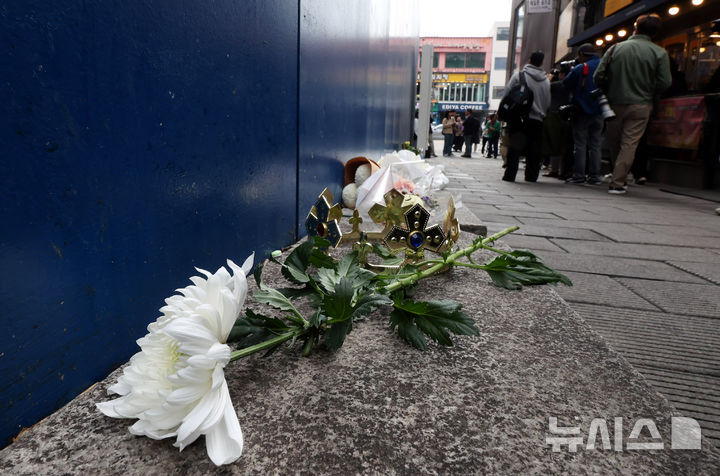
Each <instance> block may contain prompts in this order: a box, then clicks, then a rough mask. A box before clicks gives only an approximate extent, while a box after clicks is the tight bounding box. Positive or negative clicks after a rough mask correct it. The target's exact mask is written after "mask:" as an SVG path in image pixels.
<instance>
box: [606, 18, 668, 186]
mask: <svg viewBox="0 0 720 476" xmlns="http://www.w3.org/2000/svg"><path fill="white" fill-rule="evenodd" d="M659 31H660V17H659V16H658V15H656V14H654V13H653V14H649V15H640V16H639V17H638V19H637V20H636V21H635V31H634V32H633V35H632V36H631V37H630V38H628V39H627V40H625V41H623V42H622V43H618V44H616V45H614V46H612V47H611V48H610V49H609V50H608V51H607V52H606V53H605V55H604V56H603V57H602V59H601V60H600V64H599V65H598V67H597V69H596V70H595V74H594V80H595V84H597V85H598V87H600V88H601V89H602V90H603V91H605V92H606V94H607V99H608V102H609V103H610V106H611V107H612V108H613V110H614V111H615V115H616V118H615V120H613V121H610V122H608V141H609V143H610V152H611V154H612V156H613V158H614V159H615V160H614V163H615V166H614V168H613V173H612V182H611V183H610V188H609V189H608V193H611V194H623V193H626V192H627V188H626V187H625V180H626V178H627V174H628V172H629V171H630V167H632V163H633V160H634V158H635V149H636V148H637V145H638V142H639V141H640V138H641V137H642V135H643V133H644V132H645V128H646V127H647V123H648V120H649V119H650V112H651V111H652V104H653V98H654V97H655V95H657V94H660V93H662V92H663V91H664V90H666V89H667V88H668V87H670V84H671V83H672V78H671V76H670V59H669V57H668V54H667V52H666V51H665V50H664V49H663V48H662V47H660V46H658V45H656V44H655V43H653V42H652V38H653V36H655V35H656V34H657V33H658V32H659Z"/></svg>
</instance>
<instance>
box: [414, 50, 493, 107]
mask: <svg viewBox="0 0 720 476" xmlns="http://www.w3.org/2000/svg"><path fill="white" fill-rule="evenodd" d="M492 44H493V39H492V38H491V37H481V38H471V37H462V38H452V37H447V38H444V37H423V38H420V54H421V55H422V48H423V45H433V51H434V52H433V87H432V112H433V114H434V115H435V116H436V117H441V116H442V115H443V114H444V113H445V111H449V110H463V109H468V108H469V109H473V110H485V109H488V84H489V78H490V70H491V67H492V62H493V57H492ZM419 64H420V61H418V65H419ZM419 80H420V71H419V68H418V81H419Z"/></svg>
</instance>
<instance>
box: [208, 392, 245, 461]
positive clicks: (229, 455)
mask: <svg viewBox="0 0 720 476" xmlns="http://www.w3.org/2000/svg"><path fill="white" fill-rule="evenodd" d="M205 447H206V448H207V452H208V456H210V460H212V462H213V463H215V465H216V466H220V465H223V464H230V463H232V462H234V461H235V460H237V459H238V458H239V457H240V455H242V451H243V434H242V430H241V429H240V423H239V422H238V418H237V413H235V409H234V408H233V405H232V401H231V400H230V398H228V399H227V403H226V404H225V408H224V411H223V417H222V419H221V420H220V421H218V423H217V424H216V425H215V426H213V427H212V428H211V429H210V430H208V432H207V433H206V434H205Z"/></svg>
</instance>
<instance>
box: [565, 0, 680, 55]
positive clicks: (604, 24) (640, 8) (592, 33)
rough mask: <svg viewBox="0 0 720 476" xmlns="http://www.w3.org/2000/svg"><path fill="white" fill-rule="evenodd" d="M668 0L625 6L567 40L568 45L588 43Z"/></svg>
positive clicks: (653, 0)
mask: <svg viewBox="0 0 720 476" xmlns="http://www.w3.org/2000/svg"><path fill="white" fill-rule="evenodd" d="M665 2H667V0H641V1H639V2H635V3H633V4H632V5H629V6H628V7H626V8H623V9H622V10H620V11H619V12H617V13H616V14H614V15H611V16H609V17H607V18H606V19H604V20H603V21H601V22H600V23H598V24H596V25H593V26H592V27H591V28H588V29H587V30H585V31H583V32H582V33H580V34H578V35H575V36H573V37H572V38H570V39H569V40H568V42H567V44H568V46H577V45H580V44H582V43H587V42H589V40H591V39H593V38H595V37H596V36H598V35H600V34H602V33H605V32H606V31H607V30H610V29H612V28H615V27H616V26H618V25H621V24H623V23H625V22H627V21H628V20H634V19H635V18H637V17H638V16H640V15H642V14H643V13H645V12H647V11H650V10H652V9H653V8H655V7H657V6H659V5H662V4H663V3H665Z"/></svg>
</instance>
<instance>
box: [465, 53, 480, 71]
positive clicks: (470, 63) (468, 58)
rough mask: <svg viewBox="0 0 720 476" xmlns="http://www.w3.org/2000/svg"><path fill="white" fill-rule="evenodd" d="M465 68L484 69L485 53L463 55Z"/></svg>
mask: <svg viewBox="0 0 720 476" xmlns="http://www.w3.org/2000/svg"><path fill="white" fill-rule="evenodd" d="M465 67H466V68H484V67H485V53H467V54H466V55H465Z"/></svg>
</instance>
